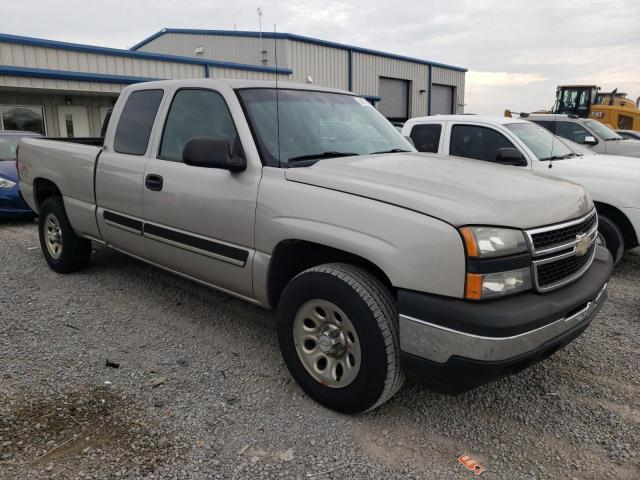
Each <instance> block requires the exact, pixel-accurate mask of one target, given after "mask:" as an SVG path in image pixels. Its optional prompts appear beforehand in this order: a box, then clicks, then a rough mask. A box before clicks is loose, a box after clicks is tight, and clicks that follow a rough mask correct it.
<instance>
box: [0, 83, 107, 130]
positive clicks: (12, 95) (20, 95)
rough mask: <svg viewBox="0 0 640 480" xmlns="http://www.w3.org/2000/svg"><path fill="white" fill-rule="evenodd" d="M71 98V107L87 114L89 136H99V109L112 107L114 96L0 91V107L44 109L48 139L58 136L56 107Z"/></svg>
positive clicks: (63, 104) (100, 125)
mask: <svg viewBox="0 0 640 480" xmlns="http://www.w3.org/2000/svg"><path fill="white" fill-rule="evenodd" d="M69 97H71V105H73V106H85V107H87V111H88V114H89V134H90V135H91V136H99V135H100V128H101V127H102V122H101V121H100V107H111V106H113V99H115V98H117V95H116V96H106V95H101V96H88V95H75V96H74V95H68V94H67V95H65V94H48V93H32V92H16V91H4V90H0V105H33V106H42V107H44V117H45V124H46V128H47V135H48V136H50V137H57V136H60V128H59V125H58V115H57V107H58V106H65V105H66V103H65V98H69Z"/></svg>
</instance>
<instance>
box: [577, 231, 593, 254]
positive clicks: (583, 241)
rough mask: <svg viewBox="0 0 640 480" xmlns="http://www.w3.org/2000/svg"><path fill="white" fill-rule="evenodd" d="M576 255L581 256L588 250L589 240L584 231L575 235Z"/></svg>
mask: <svg viewBox="0 0 640 480" xmlns="http://www.w3.org/2000/svg"><path fill="white" fill-rule="evenodd" d="M576 241H577V243H576V255H579V256H583V255H585V254H586V253H587V252H588V251H589V247H590V246H591V240H590V239H589V237H587V235H586V234H585V233H583V234H581V235H576Z"/></svg>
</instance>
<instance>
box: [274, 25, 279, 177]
mask: <svg viewBox="0 0 640 480" xmlns="http://www.w3.org/2000/svg"><path fill="white" fill-rule="evenodd" d="M276 33H277V32H276V24H275V23H274V24H273V60H274V62H275V64H276V73H275V76H276V129H277V130H276V132H277V135H278V166H280V95H279V93H278V35H277V34H276Z"/></svg>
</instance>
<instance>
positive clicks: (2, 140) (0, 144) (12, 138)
mask: <svg viewBox="0 0 640 480" xmlns="http://www.w3.org/2000/svg"><path fill="white" fill-rule="evenodd" d="M19 141H20V137H18V136H16V135H8V136H6V137H0V160H15V159H16V147H17V146H18V142H19Z"/></svg>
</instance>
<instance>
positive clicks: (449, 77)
mask: <svg viewBox="0 0 640 480" xmlns="http://www.w3.org/2000/svg"><path fill="white" fill-rule="evenodd" d="M432 82H433V83H434V84H436V83H437V84H440V85H450V86H452V87H455V88H456V91H455V93H456V105H457V112H456V113H464V86H465V72H458V71H456V70H450V69H448V68H441V67H433V78H432Z"/></svg>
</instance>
